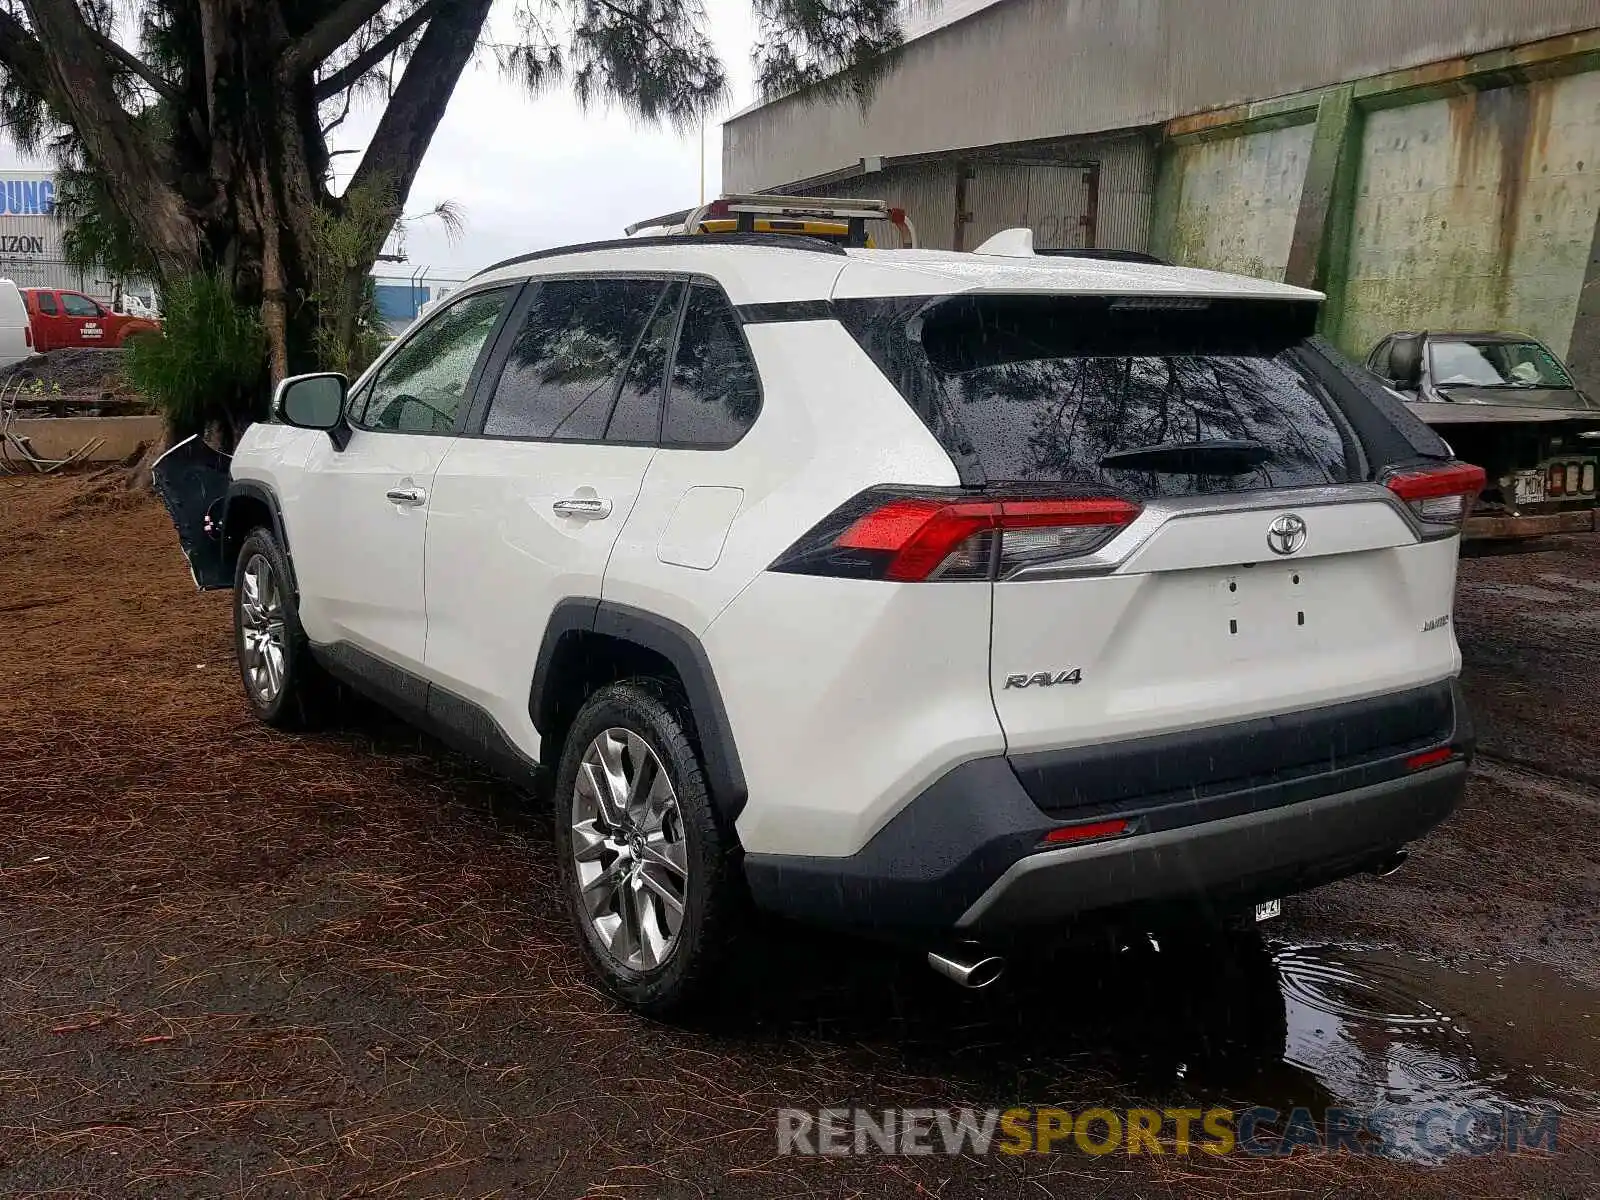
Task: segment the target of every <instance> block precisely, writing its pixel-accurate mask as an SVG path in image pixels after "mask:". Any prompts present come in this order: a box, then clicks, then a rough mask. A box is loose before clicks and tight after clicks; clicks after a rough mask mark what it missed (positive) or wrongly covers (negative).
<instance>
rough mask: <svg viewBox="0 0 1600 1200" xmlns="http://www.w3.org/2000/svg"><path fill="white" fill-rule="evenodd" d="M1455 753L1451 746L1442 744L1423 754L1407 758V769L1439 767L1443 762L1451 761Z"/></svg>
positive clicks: (1416, 769)
mask: <svg viewBox="0 0 1600 1200" xmlns="http://www.w3.org/2000/svg"><path fill="white" fill-rule="evenodd" d="M1454 754H1455V751H1454V750H1452V749H1451V748H1450V747H1449V746H1440V747H1439V749H1437V750H1429V751H1427V752H1426V753H1423V754H1413V755H1412V756H1411V757H1410V758H1408V759H1406V770H1408V771H1420V770H1422V769H1423V768H1425V767H1437V766H1438V765H1439V764H1440V763H1442V762H1449V761H1450V759H1451V757H1452V756H1453V755H1454Z"/></svg>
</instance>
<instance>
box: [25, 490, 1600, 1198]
mask: <svg viewBox="0 0 1600 1200" xmlns="http://www.w3.org/2000/svg"><path fill="white" fill-rule="evenodd" d="M1462 576H1463V583H1462V595H1461V601H1460V604H1459V606H1458V618H1457V619H1458V632H1459V636H1460V639H1461V643H1462V647H1463V651H1464V654H1465V657H1466V675H1465V678H1466V684H1467V688H1468V690H1469V692H1470V694H1471V697H1472V701H1473V703H1474V705H1475V709H1476V714H1477V718H1478V721H1479V725H1480V732H1481V735H1482V743H1483V747H1484V750H1485V754H1484V755H1483V757H1482V759H1481V760H1480V763H1479V765H1478V767H1477V768H1476V771H1475V774H1474V777H1473V782H1472V786H1471V790H1470V794H1469V798H1468V801H1467V803H1466V806H1465V807H1464V809H1463V810H1462V811H1461V812H1459V813H1458V814H1457V815H1456V816H1455V817H1453V818H1452V819H1451V820H1450V821H1449V822H1448V823H1447V824H1446V825H1444V826H1443V827H1441V828H1440V829H1439V830H1438V831H1436V832H1435V833H1434V834H1433V835H1431V836H1430V837H1429V838H1427V839H1426V840H1425V841H1424V842H1422V843H1420V844H1419V845H1418V846H1416V847H1415V848H1414V853H1413V856H1412V859H1411V862H1410V863H1409V864H1408V865H1407V866H1406V867H1405V868H1404V869H1403V870H1402V871H1400V872H1399V873H1398V874H1395V875H1393V876H1390V877H1388V878H1386V879H1381V880H1380V879H1373V878H1360V879H1353V880H1349V881H1347V882H1344V883H1341V884H1339V885H1336V886H1334V887H1330V888H1327V889H1323V890H1322V891H1320V892H1317V893H1313V894H1311V895H1308V896H1304V897H1299V898H1292V899H1291V900H1290V901H1289V902H1288V903H1287V905H1286V915H1285V917H1284V919H1283V920H1282V921H1280V922H1276V923H1272V924H1270V925H1267V926H1263V927H1262V929H1263V930H1265V932H1266V934H1267V937H1266V938H1265V939H1263V938H1261V937H1256V936H1254V935H1251V936H1245V937H1241V938H1237V939H1234V941H1233V942H1231V943H1230V944H1228V945H1227V946H1224V947H1222V948H1219V949H1217V950H1216V951H1215V952H1208V953H1207V954H1206V955H1204V956H1202V955H1199V954H1197V953H1187V952H1181V951H1180V949H1179V948H1178V947H1174V946H1172V945H1170V944H1169V945H1167V946H1165V947H1162V948H1161V950H1160V952H1157V951H1156V950H1155V949H1154V948H1152V947H1149V946H1140V945H1135V946H1133V947H1131V948H1129V949H1127V950H1126V951H1123V952H1114V951H1108V952H1106V953H1103V954H1088V953H1086V954H1084V955H1081V956H1077V957H1071V958H1067V959H1063V960H1058V961H1055V962H1053V963H1050V964H1042V965H1039V966H1037V967H1035V968H1034V969H1032V970H1031V971H1019V972H1016V973H1014V975H1013V976H1012V977H1008V980H1007V981H1003V982H1002V983H1001V984H999V985H996V987H995V988H994V989H991V990H989V991H985V992H981V993H976V994H968V993H963V992H960V991H958V990H957V989H955V988H954V987H952V986H950V985H949V984H947V983H945V982H944V981H942V980H940V979H937V978H935V977H934V976H932V974H931V973H930V972H928V971H927V970H926V968H924V967H922V966H920V965H919V964H917V963H916V962H914V961H911V960H910V959H909V958H903V957H898V956H896V955H893V954H889V953H885V952H883V951H881V950H878V949H874V948H867V947H861V946H854V945H840V944H838V943H836V942H832V941H829V940H826V939H822V938H817V937H809V936H800V935H792V936H787V937H785V938H784V939H783V940H782V941H781V942H774V943H772V945H773V947H774V948H770V949H767V950H765V951H759V950H758V952H757V953H756V954H755V955H753V956H752V959H751V961H750V962H749V964H748V965H747V967H746V969H745V970H744V971H743V972H742V973H741V975H740V977H739V978H738V979H736V980H735V981H734V982H733V983H732V984H731V985H730V988H729V991H728V994H727V996H726V998H725V999H724V1000H723V1001H722V1002H721V1003H720V1004H719V1005H718V1006H716V1007H715V1008H714V1009H711V1010H708V1011H707V1012H705V1013H704V1014H703V1015H701V1016H700V1017H699V1018H698V1019H697V1020H696V1021H695V1022H694V1023H693V1024H692V1025H691V1026H688V1027H672V1026H666V1025H659V1024H652V1023H649V1022H645V1021H642V1020H640V1019H638V1018H636V1017H633V1016H631V1015H629V1014H627V1013H625V1012H623V1011H621V1010H619V1009H618V1008H617V1007H616V1006H615V1005H613V1004H611V1003H610V1002H608V1001H607V1000H606V999H604V998H603V997H602V996H600V995H598V994H597V993H596V992H595V991H594V990H593V989H592V988H591V987H590V986H589V984H588V983H587V981H586V980H585V978H584V977H583V975H582V974H581V973H580V972H579V971H578V970H577V969H576V967H575V954H574V953H573V951H572V949H571V947H570V946H569V943H568V934H567V931H566V929H565V927H564V924H563V920H562V918H561V916H560V915H559V906H558V904H557V901H556V896H555V893H554V890H553V885H552V872H551V870H550V869H549V867H548V861H549V856H550V839H549V834H548V831H547V824H548V819H547V816H546V814H545V811H544V808H543V806H542V805H541V804H540V803H539V802H538V801H537V800H535V799H530V798H528V797H525V796H523V795H522V794H520V793H519V792H518V791H516V790H515V789H513V788H511V787H509V786H506V785H504V784H501V783H497V782H495V781H493V780H492V779H490V778H488V777H487V776H485V775H484V774H482V773H480V772H479V771H477V770H475V769H474V768H472V767H471V766H469V765H468V764H467V763H465V762H464V761H463V760H461V759H459V758H457V757H454V756H452V755H450V754H448V753H446V752H444V751H442V750H440V749H438V748H436V747H435V746H433V745H432V744H431V743H428V742H426V741H423V740H421V739H419V738H418V737H416V736H414V735H412V734H410V733H408V732H407V731H406V730H404V729H403V728H399V727H397V726H396V725H394V724H393V723H392V722H389V721H386V720H384V719H382V718H381V717H377V716H374V715H372V714H370V713H368V714H363V715H360V716H359V717H357V718H356V719H354V721H353V723H352V725H351V727H350V728H349V729H347V730H346V731H344V732H342V733H337V734H326V735H319V736H313V737H298V738H296V737H288V736H285V735H282V734H277V733H273V732H271V731H268V730H266V729H264V728H261V727H260V726H258V725H256V724H254V723H253V722H252V721H251V720H250V719H248V716H247V714H246V710H245V706H244V702H243V699H242V697H241V695H240V690H239V684H238V680H237V677H236V675H235V673H234V668H233V665H232V647H231V637H230V625H229V615H228V607H227V604H228V601H227V597H226V595H219V594H212V595H205V596H201V595H197V594H196V593H195V592H194V590H193V588H192V587H191V585H190V582H189V579H188V576H187V573H186V571H185V569H184V566H183V564H182V561H181V559H180V558H179V555H178V551H177V546H176V541H175V538H174V536H173V534H172V532H171V529H170V527H169V526H168V525H167V523H166V520H165V517H164V516H163V514H162V513H161V511H160V510H159V509H158V508H157V507H156V505H155V504H154V503H153V502H150V501H146V500H143V499H137V498H130V497H129V495H128V493H126V492H125V491H124V490H122V489H121V488H120V487H105V488H101V487H98V486H97V485H96V482H95V481H94V480H91V479H85V478H83V477H78V478H71V479H54V478H53V479H48V480H35V479H20V480H18V479H0V1194H4V1195H5V1196H8V1197H11V1196H33V1195H40V1196H43V1195H49V1196H72V1197H91V1196H92V1197H119V1198H120V1197H132V1196H163V1197H164V1196H196V1197H200V1196H206V1197H212V1196H230V1197H268V1196H308V1197H323V1196H452V1197H453V1196H475V1197H476V1196H503V1197H528V1198H535V1197H561V1196H579V1195H597V1196H620V1195H631V1196H640V1197H653V1196H694V1197H706V1196H733V1197H737V1196H756V1197H789V1196H879V1195H884V1196H938V1197H944V1198H949V1200H955V1198H959V1197H972V1196H995V1197H1001V1196H1004V1197H1023V1196H1055V1195H1068V1194H1072V1195H1077V1194H1085V1195H1094V1196H1106V1197H1132V1196H1140V1197H1157V1196H1159V1197H1166V1196H1182V1195H1193V1194H1200V1195H1212V1196H1229V1197H1246V1196H1269V1195H1270V1196H1274V1197H1277V1196H1288V1195H1306V1196H1317V1197H1332V1196H1352V1197H1353V1196H1368V1195H1393V1196H1401V1195H1405V1196H1411V1195H1420V1196H1436V1197H1477V1196H1525V1197H1535V1198H1539V1200H1576V1198H1577V1197H1583V1196H1594V1195H1597V1194H1600V1150H1597V1147H1600V1137H1597V1132H1600V1125H1597V1123H1596V1121H1595V1119H1594V1117H1595V1114H1596V1112H1597V1107H1600V1100H1597V1092H1600V1037H1597V1021H1600V945H1597V935H1600V838H1597V835H1596V829H1597V828H1600V764H1597V763H1596V761H1595V747H1596V744H1597V739H1596V738H1595V736H1594V732H1593V731H1594V728H1595V723H1596V713H1597V712H1600V685H1597V682H1596V680H1597V673H1596V665H1597V662H1600V551H1596V550H1595V549H1594V548H1593V547H1589V546H1584V545H1581V544H1580V543H1578V542H1567V543H1563V544H1560V545H1557V546H1555V547H1553V548H1552V549H1550V550H1549V551H1547V552H1545V553H1541V554H1537V555H1530V556H1523V557H1518V558H1497V559H1485V560H1479V561H1472V562H1468V563H1466V564H1464V566H1463V571H1462ZM1017 1103H1021V1104H1037V1105H1061V1106H1065V1107H1067V1108H1071V1109H1074V1110H1081V1109H1082V1108H1084V1107H1087V1106H1089V1105H1091V1104H1096V1103H1103V1104H1107V1105H1110V1106H1113V1107H1116V1106H1126V1105H1132V1104H1141V1103H1146V1104H1154V1105H1156V1106H1168V1107H1171V1106H1175V1105H1180V1104H1187V1105H1190V1106H1193V1107H1209V1106H1211V1105H1218V1104H1221V1105H1228V1106H1232V1107H1234V1108H1240V1109H1242V1108H1244V1107H1247V1106H1250V1105H1254V1104H1262V1105H1268V1106H1273V1107H1277V1108H1280V1109H1287V1108H1289V1107H1290V1106H1292V1105H1294V1104H1304V1105H1307V1106H1310V1107H1313V1108H1315V1109H1318V1110H1319V1111H1320V1110H1321V1109H1322V1108H1324V1107H1326V1106H1327V1105H1329V1104H1339V1103H1344V1104H1349V1105H1356V1106H1365V1105H1371V1104H1382V1103H1388V1104H1400V1105H1413V1106H1416V1105H1429V1104H1440V1103H1443V1104H1449V1105H1480V1106H1481V1105H1490V1106H1493V1105H1497V1104H1506V1103H1509V1104H1513V1105H1529V1104H1537V1105H1554V1106H1557V1108H1558V1110H1559V1111H1560V1113H1561V1114H1562V1116H1561V1121H1562V1124H1561V1127H1560V1136H1559V1142H1558V1145H1557V1149H1556V1150H1555V1152H1554V1153H1547V1152H1544V1151H1542V1150H1539V1151H1533V1152H1528V1153H1523V1154H1520V1155H1516V1156H1509V1155H1506V1154H1495V1155H1485V1156H1477V1157H1474V1156H1434V1157H1433V1159H1432V1161H1396V1160H1393V1159H1391V1158H1379V1157H1367V1156H1359V1157H1358V1156H1353V1155H1350V1154H1348V1153H1344V1152H1340V1153H1338V1154H1334V1155H1326V1154H1323V1155H1310V1154H1307V1153H1304V1152H1301V1153H1296V1154H1295V1155H1293V1156H1292V1157H1290V1158H1288V1159H1286V1160H1285V1159H1281V1158H1277V1159H1274V1158H1260V1157H1251V1156H1246V1155H1232V1156H1228V1157H1226V1158H1220V1159H1219V1158H1211V1157H1207V1156H1204V1155H1189V1156H1180V1155H1175V1154H1172V1153H1170V1152H1169V1153H1167V1154H1165V1155H1162V1156H1160V1157H1153V1156H1151V1155H1148V1154H1142V1155H1138V1156H1129V1155H1127V1154H1123V1153H1116V1154H1111V1155H1107V1156H1105V1157H1101V1158H1091V1157H1088V1156H1086V1155H1083V1154H1080V1153H1065V1154H1054V1155H1050V1156H1047V1157H1046V1156H1038V1155H1025V1156H1021V1157H1011V1156H1006V1155H999V1154H990V1155H987V1156H983V1157H977V1156H973V1155H970V1154H968V1155H964V1156H960V1157H946V1156H942V1155H936V1156H931V1157H888V1156H884V1155H881V1154H873V1155H868V1156H863V1157H854V1156H852V1157H843V1158H822V1157H806V1158H798V1157H792V1156H791V1157H780V1156H778V1155H777V1154H776V1153H775V1147H776V1137H775V1119H776V1118H775V1114H776V1110H777V1109H779V1108H780V1107H794V1108H803V1109H816V1108H819V1107H822V1106H828V1105H854V1104H861V1105H869V1106H872V1107H875V1108H882V1107H886V1106H891V1105H909V1106H928V1107H946V1106H954V1105H963V1104H973V1105H1010V1104H1017ZM1413 1157H1414V1158H1422V1159H1427V1158H1428V1157H1429V1156H1428V1155H1414V1156H1413Z"/></svg>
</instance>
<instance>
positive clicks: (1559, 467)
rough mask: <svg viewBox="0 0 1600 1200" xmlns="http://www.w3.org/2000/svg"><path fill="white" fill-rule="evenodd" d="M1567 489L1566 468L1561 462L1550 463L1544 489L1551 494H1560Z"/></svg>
mask: <svg viewBox="0 0 1600 1200" xmlns="http://www.w3.org/2000/svg"><path fill="white" fill-rule="evenodd" d="M1566 490H1567V468H1566V465H1565V464H1563V463H1551V464H1550V476H1549V478H1548V479H1546V480H1545V491H1547V492H1549V493H1550V495H1552V496H1561V495H1564V494H1565V493H1566Z"/></svg>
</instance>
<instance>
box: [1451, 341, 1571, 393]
mask: <svg viewBox="0 0 1600 1200" xmlns="http://www.w3.org/2000/svg"><path fill="white" fill-rule="evenodd" d="M1428 368H1429V372H1430V374H1431V375H1432V376H1433V383H1434V386H1435V387H1487V388H1570V387H1571V386H1572V380H1571V378H1570V377H1569V376H1568V375H1567V373H1566V371H1564V370H1562V368H1561V363H1560V362H1558V361H1557V359H1556V356H1555V355H1553V354H1551V353H1550V351H1548V350H1546V349H1545V348H1544V347H1543V346H1541V345H1539V343H1538V342H1500V341H1481V342H1475V341H1468V340H1465V339H1463V340H1459V341H1433V342H1431V343H1430V345H1429V347H1428Z"/></svg>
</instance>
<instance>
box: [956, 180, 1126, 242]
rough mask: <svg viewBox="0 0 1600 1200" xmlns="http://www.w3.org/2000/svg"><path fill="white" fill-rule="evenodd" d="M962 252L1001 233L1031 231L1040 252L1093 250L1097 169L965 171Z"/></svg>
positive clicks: (960, 198)
mask: <svg viewBox="0 0 1600 1200" xmlns="http://www.w3.org/2000/svg"><path fill="white" fill-rule="evenodd" d="M962 176H963V178H961V180H960V182H959V184H958V185H957V186H958V201H957V202H958V204H959V206H960V210H961V213H962V214H963V220H962V222H961V241H960V244H959V245H958V246H957V247H956V248H957V249H958V250H972V249H976V248H977V247H978V246H979V245H981V244H982V243H983V242H984V241H985V240H986V239H988V238H990V237H992V236H994V235H995V234H997V233H999V232H1000V231H1001V230H1002V229H1016V228H1018V227H1021V226H1026V227H1027V228H1029V229H1031V230H1033V244H1034V245H1035V246H1037V247H1039V248H1041V249H1072V248H1076V247H1081V246H1092V245H1094V209H1095V199H1096V191H1097V187H1098V182H1099V169H1098V167H1096V166H1094V165H1092V164H1091V165H1082V164H1071V163H1038V162H1032V163H1030V162H974V163H969V164H967V166H966V168H965V169H964V170H963V171H962Z"/></svg>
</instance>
